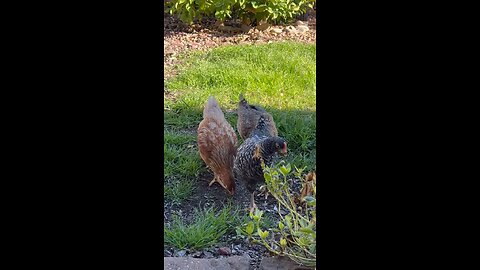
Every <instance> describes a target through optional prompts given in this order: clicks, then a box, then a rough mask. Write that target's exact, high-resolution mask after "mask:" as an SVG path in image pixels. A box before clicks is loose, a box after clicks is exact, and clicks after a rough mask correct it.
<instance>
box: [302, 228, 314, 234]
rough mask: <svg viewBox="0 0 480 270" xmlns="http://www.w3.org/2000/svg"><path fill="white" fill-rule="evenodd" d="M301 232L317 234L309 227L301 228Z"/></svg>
mask: <svg viewBox="0 0 480 270" xmlns="http://www.w3.org/2000/svg"><path fill="white" fill-rule="evenodd" d="M299 231H301V232H304V233H309V234H316V233H315V231H314V230H312V229H310V228H309V227H304V228H300V230H299Z"/></svg>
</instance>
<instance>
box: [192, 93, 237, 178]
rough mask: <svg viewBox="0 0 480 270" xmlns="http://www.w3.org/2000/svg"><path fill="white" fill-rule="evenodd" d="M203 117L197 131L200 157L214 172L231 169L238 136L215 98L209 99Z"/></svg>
mask: <svg viewBox="0 0 480 270" xmlns="http://www.w3.org/2000/svg"><path fill="white" fill-rule="evenodd" d="M203 117H204V119H203V120H202V122H200V125H199V126H198V130H197V131H198V148H199V151H200V156H201V157H202V159H203V160H204V161H205V163H206V164H207V165H208V166H209V167H210V168H212V170H217V169H220V168H222V167H227V168H230V169H231V166H233V159H234V157H235V154H236V145H237V136H236V135H235V131H234V130H233V127H232V126H231V125H230V123H228V122H227V120H226V119H225V116H224V114H223V112H222V110H221V109H220V106H219V105H218V103H217V101H216V100H215V99H214V98H213V97H210V98H209V100H208V102H207V105H206V106H205V109H204V111H203ZM214 172H215V171H214Z"/></svg>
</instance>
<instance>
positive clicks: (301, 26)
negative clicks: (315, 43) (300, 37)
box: [297, 25, 309, 33]
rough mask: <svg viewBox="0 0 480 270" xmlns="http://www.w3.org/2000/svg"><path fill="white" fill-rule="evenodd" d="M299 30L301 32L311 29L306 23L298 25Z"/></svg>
mask: <svg viewBox="0 0 480 270" xmlns="http://www.w3.org/2000/svg"><path fill="white" fill-rule="evenodd" d="M297 30H298V32H300V33H305V32H307V31H308V30H309V28H308V26H306V25H299V26H297Z"/></svg>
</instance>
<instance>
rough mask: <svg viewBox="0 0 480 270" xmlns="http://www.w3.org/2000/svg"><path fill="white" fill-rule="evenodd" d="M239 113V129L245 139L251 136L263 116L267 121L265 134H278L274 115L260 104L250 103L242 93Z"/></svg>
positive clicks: (268, 135) (273, 135) (271, 135)
mask: <svg viewBox="0 0 480 270" xmlns="http://www.w3.org/2000/svg"><path fill="white" fill-rule="evenodd" d="M237 114H238V121H237V130H238V133H239V134H240V137H242V139H243V140H246V139H247V138H249V137H250V135H251V134H252V132H253V130H254V129H255V128H256V126H257V124H258V122H259V121H260V117H262V116H263V119H264V121H265V123H266V127H265V129H263V130H262V131H263V132H264V134H263V135H265V136H267V137H276V136H278V131H277V127H276V126H275V122H274V121H273V117H272V115H271V114H269V113H268V112H267V111H265V110H264V109H263V108H261V107H260V106H257V105H250V104H248V102H247V100H245V98H244V97H243V95H242V94H240V102H239V103H238V108H237Z"/></svg>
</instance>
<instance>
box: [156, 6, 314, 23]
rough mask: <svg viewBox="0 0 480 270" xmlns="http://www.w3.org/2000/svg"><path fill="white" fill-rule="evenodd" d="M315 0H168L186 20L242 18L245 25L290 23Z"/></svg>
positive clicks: (179, 15) (170, 9) (170, 10)
mask: <svg viewBox="0 0 480 270" xmlns="http://www.w3.org/2000/svg"><path fill="white" fill-rule="evenodd" d="M315 2H316V0H171V1H168V2H165V6H166V10H167V12H169V13H170V14H172V15H173V14H177V15H178V17H179V18H180V19H181V20H182V21H183V22H185V23H192V22H193V21H194V20H196V19H202V17H203V16H211V15H213V16H215V18H217V19H218V20H220V21H224V20H225V19H227V18H229V19H241V20H242V21H243V22H244V23H246V24H255V23H258V22H260V21H270V22H274V23H278V22H287V21H290V20H292V19H293V18H294V17H295V16H296V15H300V14H303V13H305V12H306V11H307V9H308V8H312V7H313V5H314V3H315Z"/></svg>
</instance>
